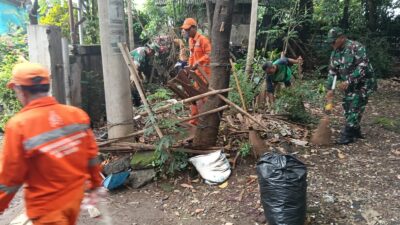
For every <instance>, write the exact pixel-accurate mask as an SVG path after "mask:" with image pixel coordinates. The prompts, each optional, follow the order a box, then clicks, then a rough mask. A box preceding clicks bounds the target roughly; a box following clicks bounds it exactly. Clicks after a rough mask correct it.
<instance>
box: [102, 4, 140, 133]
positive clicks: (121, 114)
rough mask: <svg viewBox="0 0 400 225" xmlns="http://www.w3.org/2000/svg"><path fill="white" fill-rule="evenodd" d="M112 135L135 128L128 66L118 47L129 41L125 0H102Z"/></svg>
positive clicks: (107, 94)
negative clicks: (125, 17)
mask: <svg viewBox="0 0 400 225" xmlns="http://www.w3.org/2000/svg"><path fill="white" fill-rule="evenodd" d="M98 7H99V23H100V44H101V56H102V63H103V76H104V89H105V99H106V112H107V121H108V125H109V128H108V138H118V137H123V136H126V135H127V134H129V133H132V132H133V124H132V123H133V109H132V100H131V91H130V81H129V72H128V68H127V67H126V65H125V62H124V58H123V56H122V53H121V51H120V49H119V47H118V43H120V42H126V32H125V19H124V15H125V13H124V2H123V0H98Z"/></svg>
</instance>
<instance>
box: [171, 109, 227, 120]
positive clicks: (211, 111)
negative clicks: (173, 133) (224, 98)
mask: <svg viewBox="0 0 400 225" xmlns="http://www.w3.org/2000/svg"><path fill="white" fill-rule="evenodd" d="M227 108H229V106H227V105H224V106H221V107H218V108H215V109H212V110H210V111H207V112H203V113H200V114H197V115H195V116H191V117H188V118H185V119H182V120H179V123H182V122H185V121H189V120H192V119H196V118H198V117H202V116H205V115H209V114H213V113H216V112H220V111H223V110H225V109H227Z"/></svg>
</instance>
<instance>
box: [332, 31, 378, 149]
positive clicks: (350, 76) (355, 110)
mask: <svg viewBox="0 0 400 225" xmlns="http://www.w3.org/2000/svg"><path fill="white" fill-rule="evenodd" d="M327 42H329V43H331V44H332V47H333V51H332V53H331V59H330V64H329V74H328V80H327V88H328V96H333V90H331V89H332V83H333V78H334V76H337V80H338V81H342V82H341V83H340V84H339V85H338V87H339V89H340V90H341V91H343V92H344V97H343V109H344V116H345V118H346V124H345V127H344V128H343V130H342V131H341V136H340V138H339V140H338V141H337V143H338V144H349V143H352V142H354V139H355V138H363V137H362V135H361V128H360V121H361V117H362V114H363V112H364V110H365V106H366V105H367V103H368V97H369V96H370V94H371V93H372V92H373V91H375V90H376V80H375V75H374V71H373V69H372V66H371V64H370V63H369V60H368V57H367V53H366V50H365V47H364V46H363V45H362V44H360V43H359V42H357V41H352V40H349V39H347V37H346V36H345V35H344V33H343V31H342V30H341V29H340V28H332V29H331V30H330V31H329V33H328V40H327Z"/></svg>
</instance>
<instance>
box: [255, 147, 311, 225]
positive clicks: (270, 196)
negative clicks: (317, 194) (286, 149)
mask: <svg viewBox="0 0 400 225" xmlns="http://www.w3.org/2000/svg"><path fill="white" fill-rule="evenodd" d="M257 175H258V182H259V184H260V194H261V201H262V205H263V208H264V215H265V218H266V219H267V221H268V224H269V225H303V224H304V222H305V218H306V208H307V206H306V203H307V198H306V196H307V168H306V166H305V165H304V163H302V162H301V161H299V160H298V159H296V158H295V157H293V156H290V155H280V154H275V153H274V154H272V153H266V154H264V155H263V156H262V157H261V158H260V160H259V161H258V163H257Z"/></svg>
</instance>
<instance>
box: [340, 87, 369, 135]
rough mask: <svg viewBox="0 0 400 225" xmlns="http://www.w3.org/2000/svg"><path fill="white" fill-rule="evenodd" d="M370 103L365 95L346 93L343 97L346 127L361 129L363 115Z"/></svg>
mask: <svg viewBox="0 0 400 225" xmlns="http://www.w3.org/2000/svg"><path fill="white" fill-rule="evenodd" d="M367 103H368V96H367V95H366V94H365V93H356V92H346V93H345V96H344V97H343V104H342V106H343V109H344V116H345V118H346V126H349V127H354V128H359V127H360V122H361V118H362V114H363V113H364V111H365V106H366V105H367Z"/></svg>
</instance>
